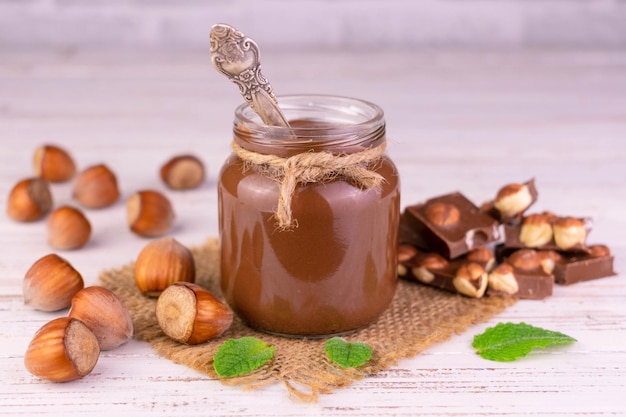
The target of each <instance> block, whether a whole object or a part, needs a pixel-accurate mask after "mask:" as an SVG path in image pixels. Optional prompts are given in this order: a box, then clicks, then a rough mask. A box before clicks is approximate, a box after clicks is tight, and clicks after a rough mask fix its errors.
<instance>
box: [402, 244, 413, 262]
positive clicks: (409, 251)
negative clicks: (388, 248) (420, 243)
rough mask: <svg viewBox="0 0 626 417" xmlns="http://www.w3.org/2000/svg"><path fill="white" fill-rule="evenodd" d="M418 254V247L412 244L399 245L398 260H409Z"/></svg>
mask: <svg viewBox="0 0 626 417" xmlns="http://www.w3.org/2000/svg"><path fill="white" fill-rule="evenodd" d="M416 255H417V249H415V247H414V246H411V245H400V246H398V262H408V261H410V260H411V259H413V258H414V257H415V256H416Z"/></svg>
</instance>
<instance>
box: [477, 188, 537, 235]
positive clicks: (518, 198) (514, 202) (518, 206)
mask: <svg viewBox="0 0 626 417" xmlns="http://www.w3.org/2000/svg"><path fill="white" fill-rule="evenodd" d="M538 195H539V193H538V192H537V188H535V179H534V178H533V179H531V180H529V181H527V182H525V183H523V184H507V185H505V186H503V187H502V188H500V190H498V193H497V195H496V198H495V199H494V200H491V201H487V202H485V203H483V205H482V206H481V208H480V210H481V211H482V212H484V213H486V214H488V215H490V216H491V217H493V218H495V219H497V220H498V221H500V222H502V223H506V224H519V223H520V221H521V220H522V216H523V215H524V213H525V212H526V210H528V208H530V206H532V205H533V204H534V203H535V202H536V201H537V196H538Z"/></svg>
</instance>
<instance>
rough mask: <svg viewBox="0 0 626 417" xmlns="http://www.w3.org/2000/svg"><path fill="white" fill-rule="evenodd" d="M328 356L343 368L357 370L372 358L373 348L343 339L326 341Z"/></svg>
mask: <svg viewBox="0 0 626 417" xmlns="http://www.w3.org/2000/svg"><path fill="white" fill-rule="evenodd" d="M326 354H327V355H328V357H329V358H330V360H331V361H333V362H335V363H336V364H337V365H339V366H341V367H342V368H356V367H357V366H361V365H363V364H364V363H365V362H367V361H368V360H370V358H371V357H372V348H370V347H369V346H368V345H367V344H365V343H361V342H353V343H349V342H346V341H345V340H344V339H342V338H341V337H333V338H332V339H328V340H327V341H326Z"/></svg>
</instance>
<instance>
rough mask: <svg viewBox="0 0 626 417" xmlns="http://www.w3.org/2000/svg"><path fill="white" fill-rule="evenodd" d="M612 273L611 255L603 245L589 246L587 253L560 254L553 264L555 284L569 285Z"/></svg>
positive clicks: (613, 272) (608, 275)
mask: <svg viewBox="0 0 626 417" xmlns="http://www.w3.org/2000/svg"><path fill="white" fill-rule="evenodd" d="M613 275H615V271H614V270H613V256H612V255H611V253H610V251H609V250H608V248H607V247H606V246H604V245H594V246H590V247H589V253H576V254H562V256H561V258H560V259H559V260H558V261H556V262H555V264H554V278H555V280H556V283H557V284H563V285H569V284H575V283H577V282H581V281H589V280H593V279H598V278H604V277H610V276H613Z"/></svg>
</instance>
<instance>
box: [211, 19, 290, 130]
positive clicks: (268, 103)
mask: <svg viewBox="0 0 626 417" xmlns="http://www.w3.org/2000/svg"><path fill="white" fill-rule="evenodd" d="M210 39H211V62H212V63H213V66H214V67H215V68H216V69H217V70H218V71H219V72H221V73H222V74H224V75H225V76H226V77H227V78H228V79H229V80H231V81H232V82H234V83H235V84H237V85H238V86H239V92H240V93H241V95H242V96H243V98H244V99H245V100H246V102H247V103H248V104H249V105H250V107H251V108H252V109H253V110H254V111H255V112H256V113H257V114H258V115H259V117H261V120H263V123H265V124H267V125H270V126H282V127H289V123H288V122H287V120H286V119H285V116H284V115H283V113H282V112H281V111H280V108H279V107H278V101H277V100H276V96H275V95H274V92H273V91H272V86H271V85H270V83H269V81H268V80H267V78H265V77H264V76H263V74H262V73H261V62H260V52H259V47H258V46H257V44H256V42H254V41H253V40H252V39H250V38H248V37H247V36H246V35H244V34H243V33H241V32H240V31H238V30H237V29H235V28H233V27H232V26H228V25H225V24H222V23H220V24H216V25H213V27H212V28H211V34H210Z"/></svg>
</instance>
